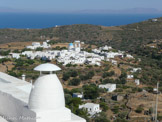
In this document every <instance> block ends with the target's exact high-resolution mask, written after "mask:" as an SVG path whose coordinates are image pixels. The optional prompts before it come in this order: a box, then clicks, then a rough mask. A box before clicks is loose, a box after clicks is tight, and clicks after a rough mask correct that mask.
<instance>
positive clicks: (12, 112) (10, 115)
mask: <svg viewBox="0 0 162 122" xmlns="http://www.w3.org/2000/svg"><path fill="white" fill-rule="evenodd" d="M0 115H1V116H2V118H4V119H6V120H8V121H9V122H36V121H35V119H34V117H35V116H36V115H35V113H34V112H32V111H30V110H29V109H28V108H27V104H26V103H24V102H22V101H20V100H18V99H16V98H14V97H13V96H11V95H9V94H7V93H4V92H1V91H0Z"/></svg>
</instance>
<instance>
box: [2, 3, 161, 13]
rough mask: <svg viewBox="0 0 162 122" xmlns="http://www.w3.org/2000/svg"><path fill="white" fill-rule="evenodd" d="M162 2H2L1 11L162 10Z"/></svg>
mask: <svg viewBox="0 0 162 122" xmlns="http://www.w3.org/2000/svg"><path fill="white" fill-rule="evenodd" d="M161 5H162V0H0V10H3V11H28V12H59V11H80V10H94V9H95V10H101V9H102V10H104V9H105V10H106V9H111V10H120V9H131V8H154V9H158V10H162V7H161Z"/></svg>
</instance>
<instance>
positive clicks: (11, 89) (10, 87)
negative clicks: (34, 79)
mask: <svg viewBox="0 0 162 122" xmlns="http://www.w3.org/2000/svg"><path fill="white" fill-rule="evenodd" d="M31 88H32V85H31V83H28V82H26V81H23V80H20V79H18V78H15V77H13V76H10V75H7V74H5V73H2V72H0V92H4V93H7V94H10V95H12V96H13V97H15V98H17V99H19V100H21V101H23V102H25V103H28V99H29V93H30V91H31Z"/></svg>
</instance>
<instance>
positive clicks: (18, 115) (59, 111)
mask: <svg viewBox="0 0 162 122" xmlns="http://www.w3.org/2000/svg"><path fill="white" fill-rule="evenodd" d="M35 70H36V71H40V77H39V78H38V79H37V80H36V81H35V83H34V85H33V86H32V85H31V84H30V83H28V82H26V81H23V80H20V79H17V78H15V77H12V76H9V75H7V74H4V73H0V106H1V107H0V116H1V117H2V118H4V119H6V120H7V121H10V122H86V121H85V120H84V119H82V118H80V117H78V116H76V115H74V114H73V113H71V111H70V110H69V109H68V108H66V107H65V98H64V92H63V88H62V85H61V83H60V81H59V79H58V77H57V75H56V74H52V72H53V71H58V70H60V68H59V67H57V66H56V65H53V64H43V65H40V66H38V67H36V68H35ZM44 71H45V72H50V74H43V72H44ZM31 89H32V90H31Z"/></svg>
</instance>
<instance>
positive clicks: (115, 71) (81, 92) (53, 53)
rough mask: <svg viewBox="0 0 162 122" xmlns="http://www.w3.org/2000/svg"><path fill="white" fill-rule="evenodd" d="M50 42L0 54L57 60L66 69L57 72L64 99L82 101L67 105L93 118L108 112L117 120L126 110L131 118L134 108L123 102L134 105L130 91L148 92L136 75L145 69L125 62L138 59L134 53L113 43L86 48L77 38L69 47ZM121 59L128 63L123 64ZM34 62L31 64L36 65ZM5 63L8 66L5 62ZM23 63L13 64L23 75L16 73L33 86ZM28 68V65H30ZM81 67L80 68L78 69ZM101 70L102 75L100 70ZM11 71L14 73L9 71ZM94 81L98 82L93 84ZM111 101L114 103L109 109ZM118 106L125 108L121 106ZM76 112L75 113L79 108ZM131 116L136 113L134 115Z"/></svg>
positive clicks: (46, 60) (0, 57)
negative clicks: (60, 47)
mask: <svg viewBox="0 0 162 122" xmlns="http://www.w3.org/2000/svg"><path fill="white" fill-rule="evenodd" d="M49 42H50V40H46V41H44V42H43V43H42V44H41V43H40V42H32V45H28V46H26V47H25V51H22V52H21V53H20V52H14V51H11V52H9V53H8V54H9V55H5V56H4V55H3V56H0V59H11V60H12V59H14V60H15V61H19V60H22V59H23V60H26V61H28V60H30V61H34V62H39V63H40V60H41V61H43V62H45V63H46V64H48V65H51V63H53V62H55V63H56V64H58V65H59V66H60V67H62V68H63V69H64V70H63V74H62V73H58V76H59V78H60V79H62V80H61V82H62V84H63V87H64V89H65V99H70V100H75V98H77V99H80V101H82V102H79V103H78V104H77V105H76V106H74V105H73V104H75V103H73V104H72V103H71V102H67V103H66V104H67V105H68V106H69V108H71V107H72V108H74V107H76V109H79V110H84V109H85V110H86V111H87V113H88V115H86V116H88V118H91V119H92V118H95V117H97V116H96V115H97V114H100V113H103V112H104V113H106V114H108V115H109V117H110V118H111V120H117V118H118V116H119V115H117V114H118V113H120V111H122V110H124V111H125V114H124V115H123V116H124V118H127V119H128V118H129V119H130V115H131V114H130V113H132V112H131V111H132V110H131V111H130V110H129V107H128V106H127V108H124V106H122V105H123V104H131V103H130V102H129V100H127V99H128V97H129V96H128V93H129V90H130V92H134V90H135V91H140V92H141V91H142V93H141V94H143V92H146V93H147V89H143V85H141V82H140V77H138V76H137V74H139V75H140V72H142V68H141V67H137V66H135V67H133V66H129V67H128V66H127V65H125V64H126V63H127V61H129V62H130V63H132V62H133V61H135V58H134V57H133V56H132V55H131V54H128V53H126V52H124V51H120V50H115V51H114V49H113V48H112V47H111V46H107V45H105V46H102V47H98V48H96V47H95V48H93V49H92V50H91V51H86V50H85V46H84V45H86V44H85V43H84V42H80V41H78V40H77V41H74V43H69V44H68V46H67V48H63V49H60V50H59V49H54V50H52V49H51V47H52V45H51V44H50V43H49ZM140 60H141V59H138V62H140ZM121 61H124V62H126V63H125V64H123V63H121ZM34 62H32V63H31V64H30V65H33V64H34ZM3 64H4V65H5V61H4V62H3ZM20 64H21V63H20V62H17V67H15V68H16V69H17V70H15V68H14V67H13V68H14V70H15V71H17V72H21V73H17V74H20V75H17V77H18V78H21V79H22V80H23V81H28V82H29V83H30V84H31V85H32V84H33V82H34V79H33V78H32V77H31V76H29V74H28V71H30V69H29V70H25V71H21V70H20V69H21V67H23V66H24V64H22V65H21V66H20ZM30 65H29V67H30ZM131 65H132V64H131ZM34 66H35V64H34ZM74 66H75V67H76V68H75V67H74ZM25 67H26V68H29V67H28V66H25ZM49 67H50V66H49ZM79 67H80V70H81V71H79V70H78V69H77V68H79ZM86 67H87V68H88V69H87V68H86ZM108 67H109V68H108ZM120 67H123V68H125V67H127V68H126V69H127V72H125V74H124V73H123V71H121V70H119V69H120ZM75 69H77V70H75ZM84 69H86V71H84ZM8 70H9V69H8ZM11 70H12V69H11ZM102 71H103V74H101V73H100V72H102ZM80 72H84V73H80ZM79 73H80V74H79ZM9 74H13V73H11V71H9ZM32 74H33V73H32ZM15 76H16V75H15ZM32 76H33V75H32ZM96 78H97V79H96ZM91 83H94V84H95V85H91ZM87 84H89V85H87ZM121 84H122V85H121ZM125 84H127V85H125ZM86 87H87V88H86ZM90 87H92V88H95V89H96V90H97V91H90V93H89V92H88V90H90V89H89V88H90ZM73 89H74V90H73ZM131 89H132V90H131ZM86 90H87V91H86ZM152 91H153V93H155V92H157V88H155V87H154V88H153V89H152ZM91 92H96V93H98V94H96V96H95V95H94V94H93V95H94V97H91V95H92V94H91ZM99 94H100V95H99ZM71 97H72V98H71ZM131 98H132V97H131ZM121 101H122V102H121ZM107 102H108V104H107ZM120 102H121V103H120ZM110 104H114V105H113V106H112V107H111V108H109V105H110ZM117 106H118V107H117ZM119 106H120V107H123V108H119ZM139 106H140V105H139ZM120 109H121V110H120ZM134 111H136V110H134ZM73 112H74V113H76V111H73ZM110 115H111V116H110ZM132 116H135V115H134V114H133V115H132ZM149 116H150V115H149ZM133 119H134V117H133Z"/></svg>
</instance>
